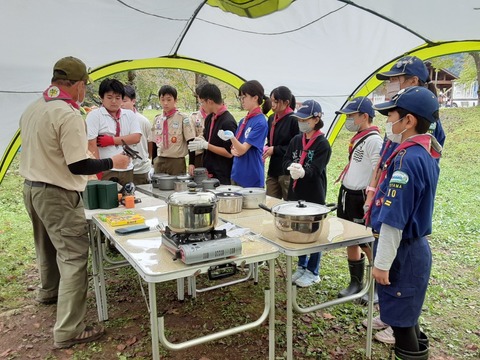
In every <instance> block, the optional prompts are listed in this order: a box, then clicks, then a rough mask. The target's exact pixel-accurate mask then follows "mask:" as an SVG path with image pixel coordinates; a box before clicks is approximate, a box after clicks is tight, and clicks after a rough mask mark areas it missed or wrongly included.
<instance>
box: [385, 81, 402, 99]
mask: <svg viewBox="0 0 480 360" xmlns="http://www.w3.org/2000/svg"><path fill="white" fill-rule="evenodd" d="M400 86H401V85H400V81H395V82H391V81H389V82H388V83H387V93H386V94H385V99H388V100H390V99H391V98H393V97H394V96H395V94H396V93H398V92H399V91H400Z"/></svg>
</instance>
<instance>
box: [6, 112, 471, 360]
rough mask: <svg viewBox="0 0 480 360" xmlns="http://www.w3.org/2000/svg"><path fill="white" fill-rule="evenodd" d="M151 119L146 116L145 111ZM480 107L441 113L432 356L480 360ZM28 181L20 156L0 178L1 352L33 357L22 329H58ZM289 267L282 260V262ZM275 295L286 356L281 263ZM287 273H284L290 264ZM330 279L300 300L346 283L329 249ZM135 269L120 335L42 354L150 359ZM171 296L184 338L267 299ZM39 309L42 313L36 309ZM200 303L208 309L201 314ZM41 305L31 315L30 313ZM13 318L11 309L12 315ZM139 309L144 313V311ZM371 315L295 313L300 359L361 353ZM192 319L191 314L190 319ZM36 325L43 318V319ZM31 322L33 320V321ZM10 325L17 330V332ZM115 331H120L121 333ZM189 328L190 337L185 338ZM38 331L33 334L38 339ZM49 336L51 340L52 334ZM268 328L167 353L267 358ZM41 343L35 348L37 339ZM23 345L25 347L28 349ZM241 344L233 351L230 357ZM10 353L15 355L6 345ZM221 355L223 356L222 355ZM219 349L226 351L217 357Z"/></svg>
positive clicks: (247, 294)
mask: <svg viewBox="0 0 480 360" xmlns="http://www.w3.org/2000/svg"><path fill="white" fill-rule="evenodd" d="M147 116H148V115H147ZM479 118H480V108H469V109H446V110H444V111H443V112H442V123H443V126H444V128H445V131H446V133H447V142H446V147H445V150H444V154H443V158H442V160H441V162H440V165H441V176H440V182H439V186H438V190H437V197H436V203H435V213H434V224H433V234H432V236H431V247H432V252H433V269H432V276H431V280H430V287H429V290H428V292H427V298H426V301H425V306H424V312H423V314H422V317H421V325H422V327H423V328H424V330H425V332H426V333H427V334H428V335H429V336H430V340H431V359H437V360H446V359H479V358H480V349H479V348H480V326H479V324H480V322H479V318H480V300H479V299H480V286H479V285H480V281H479V278H480V255H479V254H480V242H479V235H480V211H478V208H477V207H478V205H479V204H480V195H479V192H478V184H479V181H478V179H479V178H480V168H479V166H478V164H479V163H480V156H479V152H478V150H477V148H478V142H479V140H480V130H479V127H478V119H479ZM347 143H348V134H346V133H345V132H342V133H341V134H340V136H339V138H338V139H337V140H336V142H335V144H334V145H333V155H332V159H331V161H330V164H329V167H328V174H329V181H330V184H333V179H335V178H336V176H337V174H338V173H339V172H340V171H341V169H342V168H343V165H344V161H346V147H347ZM21 184H22V179H21V177H20V176H19V174H18V159H16V160H15V162H14V163H13V165H12V166H11V168H10V170H9V171H8V173H7V175H6V177H5V179H4V180H3V182H2V183H1V184H0V256H1V262H0V333H2V341H0V358H2V357H4V358H9V359H14V358H15V359H23V358H27V357H31V356H27V355H28V352H25V351H23V350H25V348H27V349H28V346H29V345H28V346H27V345H25V344H27V343H28V344H29V342H28V341H29V340H31V339H30V338H29V337H28V336H27V335H23V336H22V330H23V328H22V326H28V323H29V322H30V323H31V322H32V321H33V322H34V327H35V329H33V333H38V332H44V333H46V334H50V331H51V324H53V322H52V321H53V319H50V320H49V321H50V323H48V322H47V324H48V325H49V326H46V327H45V328H43V325H41V323H40V322H38V321H35V320H34V319H33V318H35V316H37V318H38V317H39V316H40V315H39V313H38V312H42V311H43V312H44V314H43V316H44V317H45V319H49V318H53V315H52V313H51V310H48V311H50V313H48V312H47V310H45V311H44V309H43V308H40V309H38V308H37V307H36V306H32V304H33V301H32V299H33V296H34V292H33V291H30V290H32V289H33V288H34V287H35V286H36V285H37V284H38V275H37V273H36V270H35V250H34V248H33V241H32V231H31V227H30V222H29V219H28V216H27V215H26V212H25V210H24V206H23V201H22V195H21V189H22V185H21ZM337 191H338V186H333V185H331V186H330V187H329V189H328V195H327V200H328V201H329V202H331V201H335V200H336V193H337ZM280 264H282V267H283V269H284V268H285V267H284V259H283V258H282V257H281V258H280ZM276 270H277V275H278V278H279V279H280V281H278V282H277V295H276V300H277V302H276V304H277V308H276V348H277V353H276V354H277V359H283V355H282V354H283V351H284V350H285V338H284V331H285V309H284V304H285V296H284V295H283V294H284V291H283V290H284V289H283V288H282V286H283V285H282V284H283V278H282V271H281V270H280V268H278V267H277V269H276ZM283 271H284V270H283ZM266 274H267V272H266V271H262V273H261V281H263V283H266V276H267V275H266ZM321 276H322V279H323V280H322V283H321V284H320V285H318V286H316V287H312V288H308V289H305V290H302V291H301V292H300V295H299V296H300V301H301V303H302V305H303V306H308V305H309V304H310V303H312V302H313V301H314V300H315V301H316V300H317V298H319V297H321V298H332V297H335V296H336V293H337V292H338V290H339V289H341V288H343V286H344V285H345V284H346V283H347V280H348V279H347V266H346V260H345V253H344V250H335V251H331V252H328V253H325V254H324V256H323V259H322V269H321ZM132 279H133V280H135V276H134V273H133V271H132V270H131V269H130V270H129V269H121V270H119V271H118V272H117V273H116V275H115V276H113V277H111V278H109V282H108V289H107V290H108V295H109V299H113V300H110V303H109V304H110V306H111V308H112V309H111V313H112V314H113V316H112V320H110V321H109V322H108V323H107V327H108V328H109V329H110V332H111V333H113V334H114V335H111V336H109V338H108V341H103V342H99V343H95V344H92V345H90V346H84V347H81V348H75V349H74V350H70V351H68V352H62V353H60V354H59V353H54V352H53V353H52V352H51V351H49V350H45V351H43V352H40V353H39V354H38V356H37V357H36V358H42V359H63V358H72V359H93V358H98V359H133V358H136V359H142V358H149V354H150V343H149V337H148V336H149V335H148V325H147V324H148V315H147V314H146V312H145V311H144V304H143V303H142V300H141V293H140V292H139V289H138V286H132ZM159 291H162V292H163V293H164V294H165V298H166V299H167V300H170V301H167V302H163V303H161V304H159V307H160V308H161V310H162V311H164V312H165V313H166V314H167V316H169V315H176V316H178V315H180V316H181V319H184V320H185V319H187V318H188V317H189V316H190V317H192V314H195V315H194V316H193V319H192V320H189V321H190V322H189V323H188V324H189V325H191V326H190V327H189V326H186V325H185V324H186V323H185V324H182V323H181V322H180V323H174V322H173V317H172V320H171V321H172V322H171V325H172V333H171V334H170V335H171V336H172V337H173V338H174V339H182V336H184V335H185V336H187V335H188V334H189V333H190V331H192V329H200V330H201V329H202V328H205V329H211V328H215V327H217V326H222V324H224V323H225V322H228V321H232V320H233V321H242V318H241V317H240V315H239V314H240V312H241V311H240V310H239V308H238V306H240V307H241V309H245V308H247V309H249V307H252V309H251V312H252V315H251V316H255V313H256V312H257V310H258V309H255V308H254V307H253V305H252V304H251V303H252V301H251V299H253V298H257V297H259V298H261V297H262V296H263V295H262V291H261V289H260V287H255V286H252V285H251V284H249V283H247V284H244V285H241V286H235V287H230V288H226V289H222V290H221V291H215V292H208V293H205V294H202V295H201V296H200V297H199V298H198V299H197V300H196V301H193V300H187V301H185V302H184V303H183V304H178V303H177V302H176V301H175V286H174V284H168V283H167V284H165V285H162V287H161V289H160V290H159ZM32 309H35V310H32ZM139 309H140V310H139ZM198 309H204V310H202V311H203V312H204V313H205V314H202V315H201V314H200V313H198ZM12 311H13V313H15V314H19V313H20V314H22V313H23V314H25V315H24V318H23V319H22V321H25V322H26V323H27V325H22V324H23V323H22V322H21V320H18V319H17V320H18V326H17V327H16V328H15V329H16V330H15V331H18V334H19V335H17V336H16V338H15V337H14V336H10V339H12V340H11V343H10V342H8V341H6V340H5V339H7V335H12V331H10V332H8V330H9V329H12V326H14V325H12V324H15V321H17V320H15V319H16V318H14V317H9V316H11V314H12ZM32 311H35V313H34V315H33V318H32V319H31V318H29V316H30V315H31V312H32ZM89 313H90V316H91V317H92V318H94V317H95V310H94V297H93V296H90V297H89ZM7 314H9V315H7ZM139 314H141V315H139ZM365 315H366V309H365V308H364V307H361V306H358V305H355V304H345V305H341V306H337V307H335V308H331V309H327V311H325V312H316V313H313V314H308V315H302V316H299V315H297V316H296V317H295V323H294V328H295V333H294V344H295V345H294V352H295V358H297V359H363V358H364V350H363V349H362V347H363V346H364V341H365V332H364V330H363V329H362V326H361V325H360V323H361V320H363V318H364V317H365ZM185 321H186V320H185ZM36 324H40V325H38V327H37V325H36ZM30 325H31V324H30ZM9 326H10V328H9ZM115 330H116V331H115ZM184 333H185V334H184ZM30 337H31V335H30ZM47 341H51V339H50V338H48V339H47ZM265 341H266V332H265V327H263V329H262V328H260V329H259V330H254V331H252V332H251V334H246V335H240V336H236V337H232V338H227V339H224V340H221V341H217V342H215V343H213V344H209V345H207V346H203V347H200V348H198V347H196V348H195V347H194V348H193V349H192V350H191V351H184V352H181V353H179V354H176V353H171V352H166V351H162V358H168V359H200V358H202V356H203V359H212V360H213V359H217V358H228V359H265V358H266V354H265V352H264V351H263V352H262V351H260V349H262V348H264V347H265ZM35 346H36V345H35ZM22 349H23V350H22ZM232 349H235V351H236V352H235V355H233V354H232V353H231V351H232ZM8 350H10V351H8ZM373 351H374V352H373V358H374V359H385V358H387V354H388V346H385V345H383V344H379V343H374V347H373ZM216 354H217V355H216ZM218 354H219V355H218Z"/></svg>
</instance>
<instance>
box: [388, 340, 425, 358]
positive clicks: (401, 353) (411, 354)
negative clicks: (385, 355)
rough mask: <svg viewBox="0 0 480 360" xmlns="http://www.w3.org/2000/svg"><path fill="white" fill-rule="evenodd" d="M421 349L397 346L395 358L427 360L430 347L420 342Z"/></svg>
mask: <svg viewBox="0 0 480 360" xmlns="http://www.w3.org/2000/svg"><path fill="white" fill-rule="evenodd" d="M418 346H419V349H420V350H419V351H406V350H402V349H400V348H398V347H396V346H395V360H427V359H428V347H427V346H425V344H423V343H421V342H419V343H418Z"/></svg>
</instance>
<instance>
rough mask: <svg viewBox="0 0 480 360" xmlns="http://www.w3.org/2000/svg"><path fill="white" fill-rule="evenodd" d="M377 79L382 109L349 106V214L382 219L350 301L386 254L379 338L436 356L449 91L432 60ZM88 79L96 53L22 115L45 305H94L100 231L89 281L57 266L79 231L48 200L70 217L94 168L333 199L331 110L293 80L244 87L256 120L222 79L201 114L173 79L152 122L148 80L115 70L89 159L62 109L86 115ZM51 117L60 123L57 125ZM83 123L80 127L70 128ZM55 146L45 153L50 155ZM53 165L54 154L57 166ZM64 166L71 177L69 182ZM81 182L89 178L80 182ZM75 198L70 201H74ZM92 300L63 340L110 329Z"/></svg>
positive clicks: (91, 132) (345, 209)
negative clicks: (433, 281) (142, 100)
mask: <svg viewBox="0 0 480 360" xmlns="http://www.w3.org/2000/svg"><path fill="white" fill-rule="evenodd" d="M377 78H378V79H380V80H386V81H387V98H388V99H389V101H387V102H385V103H382V104H377V105H373V104H372V102H371V101H370V100H369V99H368V98H366V97H357V98H354V99H352V100H351V101H350V102H348V103H347V104H346V105H345V106H344V107H343V108H342V109H340V110H338V111H337V114H344V115H345V116H346V120H345V128H346V129H347V130H348V131H350V132H352V133H353V134H354V135H353V137H352V138H351V140H350V143H349V147H348V162H347V163H346V166H345V168H344V169H343V171H342V172H341V174H339V177H338V180H337V181H338V182H340V183H341V186H340V190H339V194H338V201H337V205H338V210H337V215H338V216H339V217H341V218H343V219H346V220H349V221H353V222H355V223H358V224H365V225H367V226H370V227H371V228H372V231H373V233H374V237H375V243H374V248H373V254H372V253H371V251H369V248H363V251H362V249H361V248H360V247H359V246H352V247H349V248H348V249H347V256H348V265H349V271H350V283H349V285H348V287H347V288H346V289H344V290H342V291H341V292H340V293H339V295H338V296H339V297H344V296H348V295H352V294H355V293H358V292H359V291H360V290H361V289H362V287H363V283H364V280H363V278H364V269H365V257H366V258H368V259H369V261H373V264H374V267H373V277H374V278H375V280H376V283H377V288H376V292H375V296H376V298H375V301H378V302H379V306H380V316H379V317H376V318H375V319H374V322H373V323H374V327H375V328H376V329H384V330H383V334H382V332H379V333H377V334H376V338H377V339H379V340H381V341H385V342H390V343H394V344H395V356H396V358H397V359H427V358H428V346H429V344H428V338H427V336H426V335H425V334H424V333H423V332H422V331H421V330H420V327H419V324H418V319H419V316H420V312H421V308H422V305H423V302H424V298H425V293H426V290H427V285H428V280H429V276H430V269H431V259H432V258H431V252H430V247H429V244H428V238H427V236H428V235H430V233H431V230H432V229H431V228H432V212H433V203H434V197H435V191H436V185H437V181H438V176H439V162H438V158H439V156H440V153H441V149H442V145H443V142H444V141H445V135H444V133H443V129H442V127H441V124H440V122H439V121H438V100H437V98H436V96H435V94H434V93H433V92H432V91H431V90H429V89H427V85H428V83H429V74H428V71H427V69H426V67H425V65H424V64H423V62H422V61H421V60H420V59H418V58H416V57H412V56H407V57H404V58H402V59H400V60H399V61H398V62H397V63H396V64H395V65H394V66H393V67H392V68H391V69H390V71H387V72H384V73H380V74H377ZM87 81H88V75H87V73H86V67H85V64H83V62H81V61H80V60H78V59H75V58H64V59H61V60H60V61H59V62H58V63H57V64H56V65H55V68H54V77H53V79H52V85H51V86H50V87H49V88H48V89H47V90H46V92H45V94H44V97H43V98H42V99H41V100H40V101H39V103H38V104H36V105H34V106H33V107H31V108H29V109H27V110H26V112H25V114H24V115H23V116H22V119H21V120H20V125H21V132H22V138H23V144H22V145H23V154H22V159H21V165H20V171H21V174H22V175H23V176H24V177H25V179H26V181H25V189H24V194H25V204H26V207H27V210H28V212H29V215H30V217H31V219H32V222H33V223H34V236H35V242H36V245H37V255H38V260H39V262H40V263H41V264H42V269H43V270H42V271H43V273H44V274H45V276H42V279H41V280H42V285H41V289H40V291H39V297H38V298H37V300H38V301H40V302H43V303H47V302H53V301H55V302H56V301H57V298H58V302H59V305H60V304H62V306H63V308H64V309H69V308H72V306H76V307H78V306H79V305H78V304H79V303H80V302H84V301H85V296H86V290H85V289H86V286H84V285H86V284H85V281H86V280H85V279H86V278H85V276H84V275H85V274H86V257H85V254H86V253H87V252H88V240H87V237H86V230H85V234H84V235H82V236H83V238H82V239H83V240H84V241H83V244H84V246H83V247H82V249H78V250H76V251H77V252H78V253H79V254H80V255H79V259H81V260H78V261H80V263H79V264H78V265H75V266H77V267H76V268H75V269H76V271H77V272H79V273H80V275H81V276H79V275H78V274H72V273H71V271H72V270H68V271H67V270H66V268H65V266H63V265H60V264H61V263H62V262H59V265H56V262H55V261H53V259H54V258H55V257H57V258H59V259H61V260H62V259H63V260H62V261H66V262H69V261H73V260H72V259H68V258H67V257H66V255H62V253H63V250H62V248H61V246H60V244H61V243H62V240H61V238H62V236H63V235H62V234H64V233H65V230H64V229H61V228H59V226H58V224H56V225H54V224H53V222H52V221H53V219H51V217H52V215H51V214H48V216H47V210H46V209H44V207H43V206H42V205H41V204H42V196H43V195H42V194H43V192H45V191H47V190H48V189H49V193H48V196H49V197H50V199H51V200H52V201H53V203H52V207H58V210H59V213H60V212H63V215H64V217H65V214H68V211H67V212H66V213H65V209H64V208H62V209H60V207H59V206H60V205H58V204H57V205H55V197H56V196H63V197H65V198H66V199H68V198H69V197H76V195H75V194H76V193H77V192H78V191H81V190H83V189H82V186H83V188H84V185H85V175H88V174H96V175H97V177H99V178H103V179H114V180H116V181H118V182H119V183H121V184H125V183H128V182H135V183H138V184H142V183H148V176H149V175H148V174H150V173H152V172H155V173H167V174H171V175H179V174H184V173H185V172H188V173H190V174H192V175H193V173H194V170H195V168H196V167H204V168H206V169H207V171H208V175H209V176H210V177H214V178H217V179H218V180H219V182H220V183H221V184H234V185H240V186H242V187H264V186H266V192H267V195H269V196H273V197H276V198H281V199H284V200H287V201H294V200H306V201H309V202H314V203H318V204H325V202H326V190H327V176H326V168H327V164H328V162H329V160H330V156H331V147H330V144H329V142H328V140H327V139H326V137H325V135H324V133H323V132H322V130H321V129H322V128H323V125H324V123H323V121H322V108H321V105H320V104H319V103H318V102H317V101H315V100H307V101H304V102H303V103H302V104H301V105H299V107H298V108H296V101H295V97H294V96H293V95H292V93H291V91H290V90H289V89H288V88H287V87H285V86H280V87H277V88H275V89H274V90H272V92H271V93H270V96H269V97H267V96H265V95H264V88H263V87H262V85H261V84H260V83H259V82H258V81H256V80H251V81H247V82H245V83H244V84H243V85H242V86H241V87H240V88H239V94H238V97H239V100H240V102H241V105H242V108H243V109H244V110H245V111H247V115H246V116H245V117H244V118H243V119H241V120H240V122H239V123H238V125H237V122H236V121H235V119H234V117H233V116H232V115H231V114H230V112H229V111H228V109H227V108H226V106H225V105H224V103H223V98H222V94H221V92H220V89H219V88H218V87H217V86H216V85H214V84H204V85H201V86H199V87H198V88H197V89H196V95H197V97H198V101H199V103H200V109H199V111H198V112H195V113H194V114H192V115H191V116H186V115H184V114H182V113H181V112H179V111H178V109H177V107H176V103H177V91H176V89H175V88H173V87H172V86H169V85H165V86H162V87H161V88H160V91H159V93H158V95H159V100H160V103H161V106H162V110H163V112H162V114H160V115H158V116H157V117H156V118H155V120H154V123H153V126H152V124H151V123H149V122H148V120H146V119H145V118H144V117H143V116H142V115H141V114H139V113H138V112H137V111H136V108H135V97H136V96H135V91H134V89H133V88H131V87H129V86H127V87H125V86H124V85H123V84H122V83H121V82H119V81H117V80H114V79H105V80H103V81H102V83H101V84H100V88H99V94H100V97H101V99H102V107H100V108H98V109H95V110H93V111H91V112H90V113H89V114H88V115H87V119H86V133H87V136H86V139H85V141H88V150H89V154H88V155H83V154H80V153H79V152H78V151H76V152H75V151H73V150H66V149H71V147H72V145H73V143H72V142H71V141H73V140H72V139H73V137H76V138H77V139H78V138H80V139H81V140H82V139H84V138H85V135H83V136H81V132H82V127H81V126H80V125H79V124H78V123H77V124H76V125H74V124H73V123H72V122H68V121H67V122H66V123H65V124H63V122H65V121H66V120H64V119H68V117H63V118H61V119H60V118H59V117H58V116H57V114H59V113H60V112H59V111H60V110H61V111H62V112H64V113H65V114H68V115H69V116H71V117H72V119H73V118H75V119H76V118H77V117H78V116H79V114H78V110H77V109H78V104H77V103H78V102H81V101H83V99H84V97H85V84H86V83H87ZM54 100H57V101H54ZM58 100H60V101H58ZM39 108H42V109H43V108H44V109H45V111H44V112H43V114H44V115H39V114H40V113H39V112H38V110H37V109H39ZM59 109H60V110H59ZM270 110H272V111H273V114H272V115H271V116H270V117H269V118H268V119H267V118H266V116H265V115H264V114H266V113H267V112H269V111H270ZM375 110H377V111H379V112H380V113H381V114H383V115H385V116H386V117H387V120H386V126H385V137H384V138H382V136H381V135H380V130H379V128H378V127H377V126H375V125H373V118H374V117H375ZM42 111H43V110H42ZM42 116H43V119H42ZM75 119H73V120H74V121H76V120H75ZM39 120H42V121H43V123H42V125H41V126H40V125H38V126H37V125H35V124H40V122H39ZM47 123H48V124H49V123H52V124H54V125H52V126H51V127H50V128H48V127H47V126H46V125H45V124H47ZM57 123H59V125H56V124H57ZM62 124H63V125H62ZM61 126H63V128H62V131H63V133H62V134H61V135H58V136H57V138H59V139H60V141H59V142H58V144H57V143H55V144H54V143H53V142H52V143H48V142H47V141H46V139H54V138H55V136H53V137H52V136H48V137H45V138H39V137H38V134H42V133H44V132H45V131H47V130H48V129H50V130H52V131H54V132H55V131H56V130H55V129H57V128H58V129H60V128H61ZM69 126H70V127H71V128H72V129H73V130H72V131H74V132H70V133H69V132H65V129H68V127H69ZM42 127H44V128H42ZM32 129H35V130H32ZM36 132H37V133H36ZM432 135H433V136H432ZM62 136H63V137H64V138H62ZM52 141H53V140H52ZM124 144H127V145H131V146H132V147H134V148H135V149H136V150H137V151H138V152H139V154H140V155H141V157H142V159H141V160H139V159H137V160H136V161H135V162H130V163H129V162H128V161H127V159H126V158H125V157H124V156H123V155H121V154H122V152H123V149H122V146H121V145H124ZM44 145H45V146H44ZM43 147H45V150H40V151H39V149H42V148H43ZM76 149H78V147H76ZM43 151H50V154H58V157H57V158H56V160H55V161H53V160H52V161H53V162H54V163H55V164H54V166H53V165H52V168H53V167H55V168H58V169H59V171H56V172H55V173H52V174H51V175H52V176H45V175H40V174H43V173H42V169H44V168H45V167H44V165H42V164H43V163H39V162H38V161H36V157H38V156H42V154H43ZM155 152H156V154H154V153H155ZM61 154H64V155H61ZM151 158H153V159H154V160H153V171H152V165H151V161H150V159H151ZM267 158H269V165H268V170H267V178H266V179H265V160H267ZM97 159H98V160H97ZM49 161H50V160H49V159H47V158H46V159H45V161H44V162H46V163H48V162H49ZM36 163H37V164H36ZM37 165H38V166H37ZM39 166H40V167H39ZM37 167H39V168H38V170H36V169H37ZM62 172H68V173H69V174H71V175H69V178H68V179H67V178H66V177H65V174H63V175H62V174H61V173H62ZM80 177H82V178H81V181H77V182H75V179H76V178H78V179H80ZM70 178H71V179H70ZM62 179H63V180H62ZM77 183H78V184H77ZM52 189H53V190H52ZM59 189H63V190H65V191H66V193H64V194H63V193H61V191H60V190H59ZM57 193H58V194H57ZM55 194H57V195H55ZM62 194H63V195H62ZM74 200H75V199H68V201H70V202H71V203H72V204H73V203H75V202H74ZM79 201H80V203H78V202H76V204H77V205H76V206H75V207H74V208H75V209H72V211H73V210H74V212H75V214H76V215H73V213H72V215H70V217H68V219H70V220H71V219H75V217H77V218H78V219H77V220H78V221H77V224H78V226H80V227H79V228H78V229H77V230H76V233H79V231H80V230H79V229H80V228H82V229H83V228H84V225H85V224H86V223H85V224H84V222H85V221H84V216H83V215H82V216H83V218H82V216H81V215H80V211H79V206H80V205H81V200H79ZM62 203H65V201H63V202H62ZM78 204H79V205H78ZM50 211H51V210H50ZM85 229H86V226H85ZM83 231H84V230H82V231H80V232H82V234H83ZM62 246H63V245H62ZM46 249H49V250H46ZM55 249H56V250H55ZM364 253H365V254H364ZM320 259H321V253H315V254H310V255H309V256H301V257H300V258H299V261H298V267H297V270H296V271H295V273H294V274H293V281H294V282H295V284H296V285H297V286H300V287H306V286H310V285H312V284H315V283H318V282H319V281H320V277H319V267H320ZM51 274H56V275H55V276H54V275H51ZM72 277H73V278H76V279H77V280H75V281H77V285H78V286H77V287H80V288H82V289H83V288H85V289H83V290H81V291H80V290H78V289H77V290H76V291H77V292H75V293H72V292H69V290H65V289H63V290H62V281H63V280H65V281H67V280H68V278H72ZM47 278H50V280H48V281H47ZM52 279H53V280H52ZM64 286H67V285H64ZM79 291H80V292H79ZM80 308H81V309H82V311H81V312H80V313H79V314H78V315H77V316H72V314H70V313H68V311H65V310H62V311H60V310H59V311H58V312H57V324H56V325H55V345H56V346H57V347H69V346H72V345H74V344H77V343H81V342H87V341H92V340H94V339H97V338H99V337H100V336H101V335H102V334H103V331H104V330H103V328H92V327H85V325H83V317H84V313H85V312H84V305H81V306H80ZM379 334H382V335H379Z"/></svg>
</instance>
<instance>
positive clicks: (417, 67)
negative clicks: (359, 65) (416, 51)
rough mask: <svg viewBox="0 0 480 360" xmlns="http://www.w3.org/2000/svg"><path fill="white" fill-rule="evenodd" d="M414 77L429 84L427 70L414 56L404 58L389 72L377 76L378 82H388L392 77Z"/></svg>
mask: <svg viewBox="0 0 480 360" xmlns="http://www.w3.org/2000/svg"><path fill="white" fill-rule="evenodd" d="M400 75H407V76H416V77H418V78H419V79H420V80H421V81H423V82H424V83H426V82H429V81H430V79H429V77H428V69H427V67H426V66H425V64H424V63H423V61H422V60H421V59H419V58H418V57H416V56H404V57H402V58H401V59H400V60H398V61H397V63H396V64H395V65H393V66H392V68H391V69H390V71H385V72H383V73H378V74H377V79H378V80H389V79H390V78H391V77H393V76H400Z"/></svg>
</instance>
